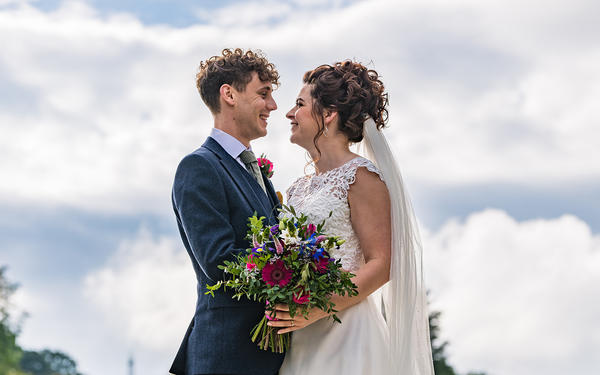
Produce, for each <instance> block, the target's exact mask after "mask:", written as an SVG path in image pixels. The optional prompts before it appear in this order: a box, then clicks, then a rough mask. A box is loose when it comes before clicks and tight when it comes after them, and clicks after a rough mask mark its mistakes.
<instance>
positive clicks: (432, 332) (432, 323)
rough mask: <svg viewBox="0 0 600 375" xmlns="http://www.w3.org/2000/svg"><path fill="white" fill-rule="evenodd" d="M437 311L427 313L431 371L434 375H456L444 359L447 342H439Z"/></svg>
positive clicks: (471, 374) (478, 374) (438, 317)
mask: <svg viewBox="0 0 600 375" xmlns="http://www.w3.org/2000/svg"><path fill="white" fill-rule="evenodd" d="M441 315H442V313H441V312H439V311H431V312H430V313H429V338H430V339H431V354H432V356H433V371H434V373H435V375H458V374H457V373H456V371H454V369H453V368H452V366H450V364H449V363H448V360H447V358H446V353H445V350H446V346H448V341H443V342H439V341H440V316H441ZM467 375H486V374H485V372H469V373H467Z"/></svg>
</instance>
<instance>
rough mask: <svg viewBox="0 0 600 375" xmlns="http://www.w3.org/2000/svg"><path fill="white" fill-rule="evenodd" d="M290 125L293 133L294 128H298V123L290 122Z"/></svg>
mask: <svg viewBox="0 0 600 375" xmlns="http://www.w3.org/2000/svg"><path fill="white" fill-rule="evenodd" d="M290 124H291V125H292V131H294V128H296V126H298V123H297V122H295V121H292V122H290Z"/></svg>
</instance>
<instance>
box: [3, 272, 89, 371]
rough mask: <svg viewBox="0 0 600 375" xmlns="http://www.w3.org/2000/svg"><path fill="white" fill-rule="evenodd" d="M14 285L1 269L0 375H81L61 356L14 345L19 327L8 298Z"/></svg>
mask: <svg viewBox="0 0 600 375" xmlns="http://www.w3.org/2000/svg"><path fill="white" fill-rule="evenodd" d="M16 289H17V284H14V283H11V282H9V281H8V279H7V278H6V267H5V266H1V267H0V374H1V375H81V374H80V373H79V372H77V364H76V363H75V361H74V360H73V359H71V358H70V357H69V356H68V355H66V354H64V353H61V352H52V351H49V350H42V351H41V352H35V351H25V352H24V351H23V349H21V347H19V345H17V336H18V335H19V327H18V326H13V323H12V322H11V319H10V311H9V310H10V306H11V305H10V297H11V295H12V294H13V293H14V291H15V290H16Z"/></svg>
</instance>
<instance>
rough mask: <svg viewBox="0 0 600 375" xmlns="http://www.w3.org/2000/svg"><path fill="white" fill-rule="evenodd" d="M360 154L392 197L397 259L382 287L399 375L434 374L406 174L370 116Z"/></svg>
mask: <svg viewBox="0 0 600 375" xmlns="http://www.w3.org/2000/svg"><path fill="white" fill-rule="evenodd" d="M359 153H360V154H362V155H363V156H365V157H366V158H367V159H369V160H371V161H372V162H373V163H374V164H375V165H376V166H377V168H379V170H380V172H381V174H382V177H383V180H384V181H385V183H386V186H387V188H388V191H389V194H390V202H391V217H392V258H391V268H390V280H389V282H388V283H386V284H385V285H384V287H383V288H382V295H383V302H384V306H385V309H384V314H385V317H386V322H387V327H388V332H389V337H390V345H389V350H390V358H391V360H392V369H393V372H392V373H393V374H399V375H433V374H434V372H433V360H432V355H431V343H430V338H429V319H428V311H427V298H426V291H425V286H424V280H423V264H422V248H421V241H420V239H419V231H418V227H417V223H416V220H415V216H414V213H413V209H412V205H411V203H410V199H409V197H408V194H407V193H406V192H405V191H404V184H403V182H402V176H401V175H400V170H399V169H398V166H397V165H396V161H395V160H394V156H393V154H392V151H391V149H390V147H389V145H388V142H387V140H386V139H385V136H384V135H383V133H382V132H381V131H379V130H377V127H376V125H375V121H373V119H372V118H370V117H368V118H367V120H366V121H365V123H364V130H363V140H362V142H361V143H359Z"/></svg>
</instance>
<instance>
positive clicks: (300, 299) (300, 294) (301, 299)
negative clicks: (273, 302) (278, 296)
mask: <svg viewBox="0 0 600 375" xmlns="http://www.w3.org/2000/svg"><path fill="white" fill-rule="evenodd" d="M292 299H293V300H294V302H296V303H297V304H299V305H304V304H305V303H308V300H309V299H310V290H306V289H304V287H302V286H301V287H300V288H299V289H298V291H297V292H294V293H293V294H292Z"/></svg>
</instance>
